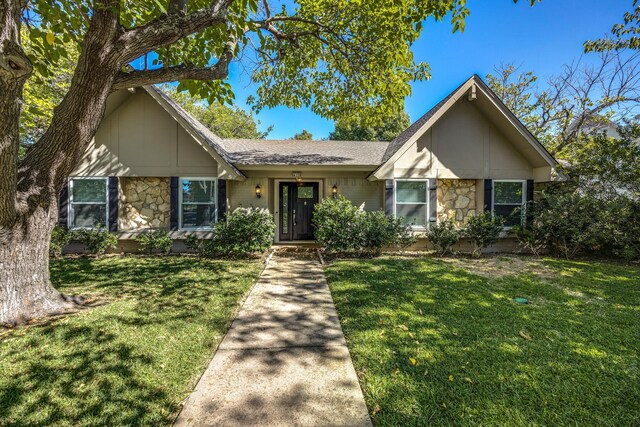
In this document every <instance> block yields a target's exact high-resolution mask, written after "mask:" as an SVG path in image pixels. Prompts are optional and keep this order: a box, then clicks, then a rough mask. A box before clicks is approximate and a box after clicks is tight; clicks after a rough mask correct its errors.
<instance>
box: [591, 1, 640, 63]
mask: <svg viewBox="0 0 640 427" xmlns="http://www.w3.org/2000/svg"><path fill="white" fill-rule="evenodd" d="M623 49H631V50H638V49H640V3H639V2H638V0H634V2H633V9H632V10H631V11H629V12H626V13H625V14H624V19H623V23H621V24H616V25H614V26H613V27H612V28H611V36H609V37H605V38H602V39H599V40H593V41H587V42H585V43H584V51H585V52H605V51H609V50H623Z"/></svg>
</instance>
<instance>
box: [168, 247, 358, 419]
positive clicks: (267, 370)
mask: <svg viewBox="0 0 640 427" xmlns="http://www.w3.org/2000/svg"><path fill="white" fill-rule="evenodd" d="M175 425H176V426H251V425H255V426H350V427H357V426H371V420H370V419H369V415H368V413H367V407H366V405H365V403H364V398H363V396H362V391H361V390H360V385H359V383H358V378H357V377H356V373H355V370H354V368H353V364H352V363H351V357H350V355H349V351H348V350H347V347H346V343H345V339H344V335H343V333H342V328H341V327H340V323H339V321H338V315H337V313H336V310H335V307H334V305H333V300H332V299H331V293H330V292H329V287H328V286H327V282H326V279H325V276H324V273H323V271H322V268H321V266H320V264H319V263H318V261H317V260H315V259H302V258H300V257H299V256H296V257H295V258H294V257H293V256H291V255H276V256H274V257H273V258H272V260H271V262H270V263H269V265H268V266H267V268H266V269H265V271H264V272H263V273H262V276H261V277H260V280H259V281H258V283H257V284H256V285H255V287H254V288H253V290H252V291H251V294H250V295H249V297H248V298H247V301H246V302H245V304H244V305H243V306H242V309H241V310H240V313H239V314H238V317H237V318H236V319H235V320H234V322H233V324H232V325H231V329H229V332H228V333H227V335H226V336H225V338H224V339H223V341H222V343H221V344H220V347H219V348H218V351H217V352H216V354H215V356H214V357H213V360H212V361H211V363H210V364H209V367H208V368H207V370H206V371H205V373H204V375H203V376H202V378H201V379H200V382H199V383H198V385H197V386H196V388H195V390H194V391H193V393H192V394H191V396H189V398H188V399H187V401H186V403H185V406H184V408H183V410H182V412H181V413H180V415H179V416H178V419H177V420H176V423H175Z"/></svg>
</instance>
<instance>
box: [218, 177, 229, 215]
mask: <svg viewBox="0 0 640 427" xmlns="http://www.w3.org/2000/svg"><path fill="white" fill-rule="evenodd" d="M225 215H227V180H226V179H219V180H218V221H220V220H221V219H224V217H225Z"/></svg>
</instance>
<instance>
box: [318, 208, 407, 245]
mask: <svg viewBox="0 0 640 427" xmlns="http://www.w3.org/2000/svg"><path fill="white" fill-rule="evenodd" d="M313 223H314V226H315V236H316V240H317V241H318V243H320V244H321V245H322V246H323V247H324V248H325V250H327V251H329V252H340V253H347V252H356V253H367V254H370V255H378V254H380V253H381V252H382V249H383V248H385V247H389V246H394V247H397V248H399V249H405V248H407V247H408V246H410V245H412V244H413V243H415V236H414V235H413V233H411V229H410V227H409V226H408V225H407V224H406V223H405V222H404V220H402V219H394V218H392V217H389V216H387V215H385V214H384V212H382V211H374V212H365V211H362V210H360V209H358V207H356V206H355V205H354V204H353V203H351V201H350V200H348V199H347V198H345V197H344V196H338V197H337V198H327V199H324V200H323V201H322V202H321V203H319V204H317V205H316V208H315V212H314V216H313Z"/></svg>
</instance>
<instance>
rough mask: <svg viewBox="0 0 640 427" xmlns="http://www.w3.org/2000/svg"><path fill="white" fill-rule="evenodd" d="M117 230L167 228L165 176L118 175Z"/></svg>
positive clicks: (167, 189) (168, 200) (166, 183)
mask: <svg viewBox="0 0 640 427" xmlns="http://www.w3.org/2000/svg"><path fill="white" fill-rule="evenodd" d="M120 186H121V188H122V189H123V191H122V200H121V203H120V206H121V209H120V224H119V228H120V229H121V230H136V229H142V228H169V226H170V223H169V214H170V210H171V205H170V203H171V200H170V197H171V195H170V192H169V178H152V177H140V178H138V177H126V178H121V181H120Z"/></svg>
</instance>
